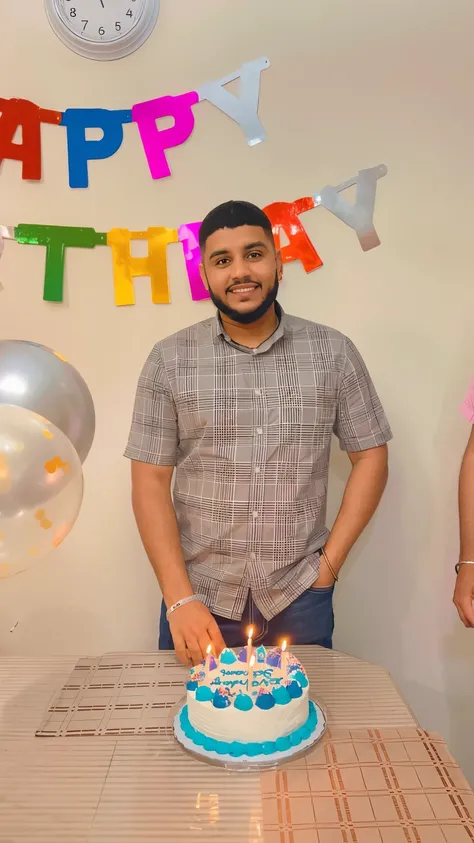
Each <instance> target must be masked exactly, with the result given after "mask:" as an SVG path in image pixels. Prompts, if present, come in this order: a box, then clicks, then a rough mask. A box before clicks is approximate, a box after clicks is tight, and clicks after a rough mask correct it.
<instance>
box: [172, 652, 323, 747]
mask: <svg viewBox="0 0 474 843" xmlns="http://www.w3.org/2000/svg"><path fill="white" fill-rule="evenodd" d="M252 652H253V657H252V659H251V661H250V660H249V649H248V648H247V647H244V648H243V649H242V650H241V651H240V653H239V654H236V653H234V651H233V650H230V649H225V650H223V651H222V653H221V655H220V657H219V658H218V659H215V658H214V656H212V655H210V656H208V657H207V659H206V661H205V662H202V664H200V665H198V666H197V667H194V668H192V669H191V671H190V675H189V680H188V682H187V685H186V688H187V696H186V704H185V705H183V707H182V709H181V711H180V712H179V714H178V716H177V718H176V721H175V733H176V735H177V737H178V739H179V740H181V742H182V743H184V744H185V746H187V747H188V748H190V749H193V748H194V749H196V750H197V751H199V753H200V754H201V755H202V754H209V755H210V756H212V757H221V758H230V759H236V760H237V759H240V760H242V761H249V760H253V761H258V760H259V759H262V758H265V759H266V760H269V759H270V758H271V757H278V756H280V755H284V756H288V755H291V754H294V753H295V752H298V751H300V750H301V749H302V748H305V747H306V746H308V745H309V744H311V743H312V742H313V741H314V739H315V735H316V732H317V731H318V725H319V727H321V726H322V724H321V723H320V722H319V721H320V719H321V717H320V715H319V714H318V710H317V708H316V707H315V705H314V704H313V703H312V702H311V701H310V699H309V683H308V678H307V676H306V672H305V670H304V668H303V666H302V664H301V663H300V662H299V661H298V659H296V658H295V656H293V655H292V654H291V653H285V654H284V655H282V651H281V649H280V648H273V649H271V650H268V651H267V650H266V649H265V647H258V648H256V649H253V651H252ZM282 662H283V664H282Z"/></svg>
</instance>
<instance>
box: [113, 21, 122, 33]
mask: <svg viewBox="0 0 474 843" xmlns="http://www.w3.org/2000/svg"><path fill="white" fill-rule="evenodd" d="M115 29H116V30H117V32H120V30H121V29H122V24H121V23H120V21H119V20H116V21H115Z"/></svg>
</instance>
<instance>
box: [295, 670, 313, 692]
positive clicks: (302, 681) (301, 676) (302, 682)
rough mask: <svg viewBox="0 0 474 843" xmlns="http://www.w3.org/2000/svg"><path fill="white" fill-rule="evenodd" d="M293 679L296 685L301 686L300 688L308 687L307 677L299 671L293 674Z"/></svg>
mask: <svg viewBox="0 0 474 843" xmlns="http://www.w3.org/2000/svg"><path fill="white" fill-rule="evenodd" d="M293 679H294V681H295V682H298V684H299V685H301V687H302V688H307V687H308V684H309V682H308V677H307V676H305V675H304V673H303V672H302V671H301V670H298V671H297V672H296V673H294V674H293Z"/></svg>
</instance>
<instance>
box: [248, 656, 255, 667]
mask: <svg viewBox="0 0 474 843" xmlns="http://www.w3.org/2000/svg"><path fill="white" fill-rule="evenodd" d="M249 664H250V667H253V666H254V664H255V656H250V662H249Z"/></svg>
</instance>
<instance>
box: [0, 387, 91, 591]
mask: <svg viewBox="0 0 474 843" xmlns="http://www.w3.org/2000/svg"><path fill="white" fill-rule="evenodd" d="M82 494H83V477H82V466H81V461H80V458H79V456H78V454H77V452H76V450H75V448H74V446H73V445H72V444H71V442H70V441H69V439H68V438H67V436H65V434H64V433H62V431H61V430H59V428H57V427H55V426H54V425H53V424H51V422H48V421H47V420H46V419H44V418H43V417H42V416H39V415H38V414H37V413H34V412H32V411H31V410H27V409H25V408H24V407H13V406H10V405H8V404H2V405H0V578H2V577H10V576H13V575H15V574H18V573H20V572H21V571H24V570H26V569H27V568H29V567H31V566H32V565H33V564H35V563H36V562H38V561H39V560H40V559H42V558H44V557H45V556H46V555H47V554H48V553H50V552H51V551H52V550H54V548H56V547H58V546H59V545H60V544H61V542H62V541H63V540H64V539H65V538H66V536H67V534H68V533H69V531H70V530H71V528H72V526H73V525H74V523H75V521H76V518H77V516H78V513H79V510H80V508H81V503H82Z"/></svg>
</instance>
